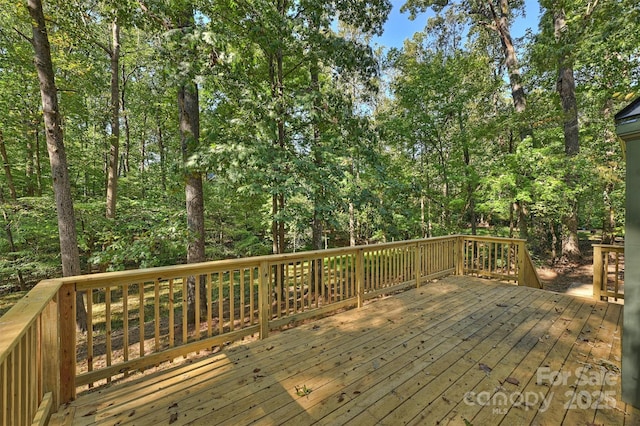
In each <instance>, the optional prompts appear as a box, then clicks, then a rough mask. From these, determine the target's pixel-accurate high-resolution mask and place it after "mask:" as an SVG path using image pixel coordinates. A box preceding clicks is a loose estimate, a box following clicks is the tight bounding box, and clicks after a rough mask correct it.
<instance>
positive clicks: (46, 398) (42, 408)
mask: <svg viewBox="0 0 640 426" xmlns="http://www.w3.org/2000/svg"><path fill="white" fill-rule="evenodd" d="M61 286H62V282H61V281H60V280H47V281H42V282H40V283H39V284H38V285H37V286H36V287H35V288H34V289H33V290H31V291H30V292H29V293H28V294H27V295H26V296H25V297H24V298H22V299H21V300H20V301H19V302H18V303H17V304H16V305H15V306H14V307H13V308H12V309H11V310H9V312H7V313H6V314H5V315H4V316H2V318H1V320H0V330H1V331H0V386H1V389H0V424H2V425H27V424H40V425H41V424H45V423H46V421H47V419H48V417H49V414H50V412H51V410H52V409H54V410H57V408H58V404H59V403H60V402H63V401H65V400H67V399H68V396H70V395H67V398H65V396H64V395H62V394H61V383H60V377H61V376H62V377H64V375H65V374H66V375H71V376H73V375H74V374H75V372H74V371H69V370H67V366H65V365H62V363H61V359H60V357H61V354H62V353H63V352H64V351H66V350H67V349H72V348H73V342H69V341H65V339H64V338H63V337H62V336H61V335H60V329H61V327H62V326H63V324H64V318H62V316H63V315H64V312H66V313H67V315H70V314H71V312H72V311H73V300H71V299H70V296H71V294H69V293H66V294H65V293H64V292H63V291H61ZM73 324H74V321H73V319H71V326H72V327H73ZM73 337H74V338H75V335H74V336H73ZM65 344H67V347H66V348H65V347H64V346H63V345H65Z"/></svg>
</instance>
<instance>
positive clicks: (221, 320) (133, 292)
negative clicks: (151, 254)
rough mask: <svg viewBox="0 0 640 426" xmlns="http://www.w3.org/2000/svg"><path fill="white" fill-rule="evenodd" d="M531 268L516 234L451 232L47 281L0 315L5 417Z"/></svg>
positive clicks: (10, 420) (26, 415) (12, 419)
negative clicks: (186, 360) (386, 299)
mask: <svg viewBox="0 0 640 426" xmlns="http://www.w3.org/2000/svg"><path fill="white" fill-rule="evenodd" d="M527 267H530V268H533V264H532V263H531V259H530V257H528V253H527V252H526V248H525V245H524V241H523V240H515V239H507V238H492V237H478V236H459V235H454V236H445V237H437V238H429V239H422V240H413V241H401V242H393V243H384V244H375V245H365V246H356V247H345V248H336V249H329V250H320V251H309V252H299V253H287V254H281V255H269V256H260V257H251V258H244V259H230V260H220V261H212V262H203V263H198V264H188V265H176V266H167V267H159V268H152V269H144V270H129V271H119V272H109V273H100V274H91V275H83V276H76V277H68V278H62V279H57V280H49V281H44V282H42V283H39V284H38V285H37V286H36V287H35V288H34V290H32V291H31V292H30V293H29V294H28V295H27V296H26V297H25V299H23V301H21V302H20V303H19V304H18V305H16V306H15V307H14V308H12V310H10V311H9V312H8V313H7V314H5V316H3V317H2V318H1V319H0V326H1V327H2V332H1V333H0V343H2V344H3V345H2V346H0V347H1V348H3V349H2V352H1V356H0V361H1V364H0V379H1V382H0V392H1V395H0V404H1V406H0V409H1V411H0V412H1V415H2V417H1V420H2V421H3V423H2V424H16V425H22V424H29V423H31V421H32V420H33V419H45V421H46V419H47V418H48V416H49V413H50V412H51V410H53V411H55V410H57V407H58V406H59V404H61V403H64V402H68V401H70V400H72V399H74V398H75V393H76V391H77V390H79V389H83V388H86V387H93V386H99V385H102V384H104V383H108V382H110V381H113V380H117V379H119V378H122V377H125V376H127V375H128V374H130V372H132V371H136V370H145V369H147V368H150V367H153V366H157V365H159V364H160V363H162V362H165V361H170V360H173V359H175V358H178V357H181V356H186V355H187V354H190V353H194V352H198V351H203V350H208V349H212V348H215V347H219V346H223V345H225V344H227V343H228V342H232V341H235V340H239V339H243V338H246V337H249V336H255V337H257V338H265V337H267V336H268V335H269V332H270V331H271V330H274V329H278V328H282V327H288V326H291V325H293V324H295V323H298V322H300V321H304V320H306V319H309V318H313V317H318V316H322V315H326V314H327V313H329V312H333V311H337V310H340V309H344V308H349V307H359V306H362V304H363V303H364V302H365V301H366V300H367V299H370V298H374V297H377V296H379V295H382V294H390V293H393V292H395V291H398V290H401V289H403V288H405V287H408V286H420V285H421V284H423V283H425V282H427V281H430V280H433V279H437V278H440V277H444V276H446V275H450V274H460V275H461V274H472V275H477V276H482V277H488V278H496V279H501V280H507V281H512V282H514V283H518V284H520V285H523V284H527V285H533V286H539V280H537V276H535V274H531V273H528V272H526V268H527ZM534 272H535V270H534ZM532 277H533V278H532ZM525 279H531V280H533V284H532V283H526V281H525ZM78 292H79V293H80V294H82V295H83V298H84V301H85V306H86V311H87V331H86V332H80V331H76V329H75V321H74V319H75V300H76V294H77V293H78ZM4 348H7V349H4ZM45 353H46V354H47V355H46V356H44V354H45ZM52 354H53V355H54V356H51V355H52ZM39 407H40V410H39V411H38V409H39Z"/></svg>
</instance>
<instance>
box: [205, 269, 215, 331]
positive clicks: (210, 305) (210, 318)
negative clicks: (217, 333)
mask: <svg viewBox="0 0 640 426" xmlns="http://www.w3.org/2000/svg"><path fill="white" fill-rule="evenodd" d="M212 281H213V280H212V278H211V273H207V284H206V286H207V336H209V337H211V336H213V283H212Z"/></svg>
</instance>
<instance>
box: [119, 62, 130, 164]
mask: <svg viewBox="0 0 640 426" xmlns="http://www.w3.org/2000/svg"><path fill="white" fill-rule="evenodd" d="M126 87H127V75H126V73H125V70H124V64H122V90H121V91H120V105H121V107H122V117H123V118H124V123H123V124H124V144H125V153H126V155H124V156H123V158H122V164H123V165H124V167H123V168H122V170H120V173H122V174H123V175H124V176H126V175H127V173H129V146H131V126H129V114H128V113H127V108H126V106H125V105H126V103H125V101H126Z"/></svg>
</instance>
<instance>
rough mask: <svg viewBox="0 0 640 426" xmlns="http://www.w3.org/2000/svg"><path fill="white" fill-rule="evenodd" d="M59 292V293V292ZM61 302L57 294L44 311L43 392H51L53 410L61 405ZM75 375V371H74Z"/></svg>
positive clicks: (41, 350)
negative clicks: (59, 319)
mask: <svg viewBox="0 0 640 426" xmlns="http://www.w3.org/2000/svg"><path fill="white" fill-rule="evenodd" d="M58 294H59V293H58ZM59 306H60V304H59V303H58V296H57V295H56V296H55V297H54V298H53V299H52V300H51V301H50V302H49V303H48V304H47V306H46V307H45V308H44V310H43V311H42V322H41V324H42V334H41V335H42V340H41V342H42V343H41V347H40V356H41V359H42V361H41V362H42V393H43V394H46V393H47V392H51V396H52V406H53V411H58V407H59V406H60V354H61V352H62V348H61V347H60V322H59V321H58V318H59V317H60V316H59V309H58V307H59ZM74 375H75V373H74Z"/></svg>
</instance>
